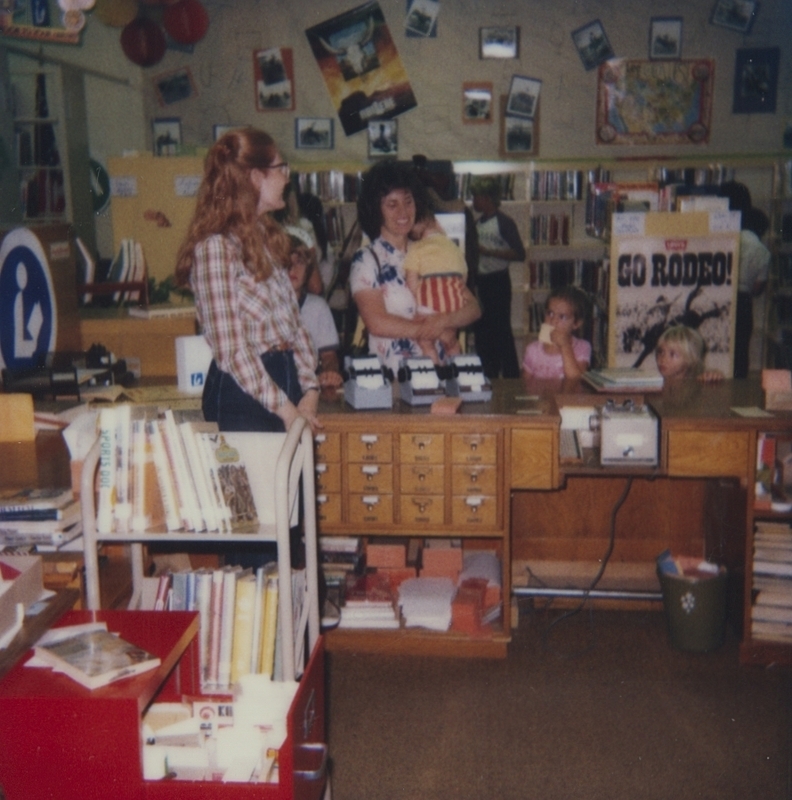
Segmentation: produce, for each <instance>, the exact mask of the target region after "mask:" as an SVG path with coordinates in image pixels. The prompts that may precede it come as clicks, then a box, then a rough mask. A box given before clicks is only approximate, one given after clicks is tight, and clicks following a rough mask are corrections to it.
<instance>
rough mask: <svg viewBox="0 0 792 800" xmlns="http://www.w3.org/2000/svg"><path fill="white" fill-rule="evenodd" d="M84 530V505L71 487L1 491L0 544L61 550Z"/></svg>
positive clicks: (4, 546) (40, 549)
mask: <svg viewBox="0 0 792 800" xmlns="http://www.w3.org/2000/svg"><path fill="white" fill-rule="evenodd" d="M81 533H82V513H81V505H80V501H79V500H78V499H75V497H74V494H73V493H72V489H71V487H68V488H47V487H42V488H25V489H3V490H0V547H2V548H6V547H14V548H17V547H26V546H34V547H35V548H36V549H37V551H39V552H44V551H48V550H57V549H59V548H60V547H63V546H64V545H66V544H68V543H70V542H72V541H73V540H75V539H76V538H77V537H78V536H80V534H81Z"/></svg>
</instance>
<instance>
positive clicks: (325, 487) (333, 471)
mask: <svg viewBox="0 0 792 800" xmlns="http://www.w3.org/2000/svg"><path fill="white" fill-rule="evenodd" d="M314 470H315V472H316V491H317V492H318V493H320V494H325V493H327V492H340V491H341V464H340V462H338V461H336V462H332V461H331V462H330V463H325V462H319V461H317V462H316V465H315V467H314Z"/></svg>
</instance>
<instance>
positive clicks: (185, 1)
mask: <svg viewBox="0 0 792 800" xmlns="http://www.w3.org/2000/svg"><path fill="white" fill-rule="evenodd" d="M162 24H163V26H164V28H165V30H166V31H167V32H168V33H169V34H170V36H171V37H172V38H173V39H174V40H175V41H177V42H179V43H181V44H195V43H196V42H197V41H200V40H201V39H203V37H204V35H205V34H206V31H207V29H208V28H209V15H208V14H207V13H206V9H205V8H204V7H203V6H202V5H201V2H200V0H179V2H178V3H174V4H173V5H172V6H167V7H166V8H165V9H164V11H163V12H162Z"/></svg>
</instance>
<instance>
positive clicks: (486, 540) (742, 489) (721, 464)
mask: <svg viewBox="0 0 792 800" xmlns="http://www.w3.org/2000/svg"><path fill="white" fill-rule="evenodd" d="M569 393H572V394H573V395H575V396H577V397H579V396H580V395H581V394H582V395H583V396H584V397H586V399H587V400H588V399H590V400H591V403H592V405H596V404H599V403H602V402H604V400H605V396H603V395H599V394H595V393H593V392H591V391H590V390H588V388H587V387H584V386H581V385H579V384H571V385H570V384H569V383H568V382H563V383H562V382H547V383H540V382H535V383H530V384H527V383H525V382H523V381H522V380H514V381H500V382H497V383H496V385H495V387H494V392H493V398H492V400H491V401H490V402H487V403H471V404H464V405H463V406H462V409H461V413H459V414H457V415H454V416H451V417H446V416H439V415H432V414H430V413H429V410H428V408H427V407H426V406H417V407H411V406H407V405H405V404H403V403H401V402H400V401H398V400H396V401H395V402H394V406H393V408H392V409H390V410H379V411H356V410H353V409H351V408H350V407H349V406H347V405H345V403H344V402H343V399H342V398H339V397H331V398H327V397H325V398H324V399H323V402H322V404H321V406H320V412H321V414H322V418H323V421H324V425H325V430H324V432H323V435H322V437H321V440H322V441H320V442H319V443H318V445H317V455H316V462H317V466H318V468H319V469H320V470H321V471H320V472H319V473H318V478H317V481H318V486H317V494H318V496H319V498H320V506H319V514H318V516H319V527H320V533H322V534H325V535H332V534H338V535H350V534H356V535H366V536H369V537H377V536H394V535H397V536H403V537H422V538H424V537H431V536H454V537H460V538H463V539H464V541H465V543H470V544H473V545H475V546H478V547H494V548H495V549H496V551H497V552H498V553H499V555H500V556H501V558H502V559H503V565H504V566H503V587H504V602H505V603H507V602H508V600H509V597H510V594H511V586H512V579H513V576H512V571H511V569H510V565H512V564H515V563H518V562H521V561H529V562H531V563H538V564H550V565H551V566H552V565H558V564H559V563H560V564H562V565H566V566H567V567H568V566H569V565H575V564H579V563H580V562H584V563H590V564H594V565H595V569H594V572H596V564H597V562H598V559H600V558H601V557H602V555H603V553H604V552H605V550H606V546H607V544H608V525H609V519H610V514H611V510H612V508H613V506H614V503H615V502H616V500H617V498H618V496H619V494H620V492H621V490H622V488H623V486H624V484H625V482H626V479H627V478H628V477H632V478H633V486H632V489H631V494H630V497H629V498H628V501H627V502H625V504H624V507H623V508H622V509H621V510H620V512H619V517H618V521H617V524H616V546H615V548H614V552H613V555H612V556H611V562H610V566H609V569H611V568H613V569H612V572H614V573H616V575H617V577H618V574H619V571H620V570H621V573H622V575H623V576H624V577H625V580H627V582H628V583H629V579H630V576H632V575H634V574H641V575H644V576H645V575H647V574H648V575H649V576H650V578H651V580H652V581H653V583H654V585H655V586H657V583H656V578H655V577H654V567H655V557H656V556H657V555H658V554H659V553H660V552H661V551H662V550H663V549H665V548H666V547H671V548H672V550H674V551H675V552H678V553H687V554H692V555H701V556H708V557H711V558H713V559H715V560H717V561H719V562H720V563H724V564H726V566H727V567H728V568H729V570H730V573H731V574H732V578H733V583H734V584H735V588H736V589H737V590H738V591H737V592H736V593H735V597H734V599H733V601H732V602H733V605H734V610H735V618H736V619H737V620H738V621H739V620H741V619H744V622H745V629H746V632H747V633H746V636H745V638H744V642H743V648H742V656H741V657H742V658H743V660H744V661H748V662H754V661H756V662H761V663H764V662H765V660H766V659H771V660H773V661H779V660H784V659H787V660H788V661H789V662H790V663H792V646H785V645H781V646H777V645H775V646H771V645H767V644H766V643H757V642H755V641H753V640H752V639H751V638H750V595H751V592H750V590H751V584H750V576H751V568H750V565H751V556H752V535H753V523H754V518H755V515H754V510H753V506H754V495H753V491H754V481H755V470H756V442H757V435H758V432H759V431H763V430H767V431H792V414H789V413H784V412H775V413H773V417H772V418H756V417H741V416H739V415H737V414H735V413H734V412H732V411H731V409H732V408H734V407H750V406H759V407H761V406H762V405H763V397H762V392H761V389H760V387H759V386H758V384H757V383H756V382H751V381H724V382H723V383H722V384H719V385H714V386H713V385H702V384H698V383H696V382H690V383H685V384H683V385H682V386H679V387H675V388H673V389H666V390H664V391H663V392H661V393H657V394H651V395H646V396H645V398H644V399H645V400H646V401H647V402H648V403H649V404H650V405H651V407H652V408H653V409H654V410H655V411H656V413H657V414H658V417H659V420H660V433H659V447H660V454H659V463H658V466H657V467H656V468H651V469H647V468H645V467H644V468H630V467H618V468H615V467H599V466H596V467H594V468H591V467H576V466H568V465H564V466H562V465H561V464H560V462H559V434H558V431H559V429H560V415H559V410H558V408H559V404H560V403H562V402H563V397H564V395H565V394H569ZM532 396H533V397H538V399H536V400H529V399H527V398H529V397H532ZM614 399H615V400H616V401H617V402H620V401H621V399H622V396H618V397H616V398H614ZM636 399H638V400H640V399H641V398H640V397H639V398H636ZM474 447H476V448H480V449H479V450H474V449H473V448H474ZM366 448H368V449H366ZM484 452H486V453H487V454H488V455H487V456H486V457H485V458H486V459H487V461H486V465H491V466H494V468H495V479H494V485H493V486H492V488H491V489H490V490H489V492H490V494H485V503H484V506H483V507H484V508H486V506H487V501H489V505H490V509H491V512H490V513H489V515H487V516H485V515H482V514H477V515H470V516H469V517H467V518H466V516H465V515H464V513H459V512H458V509H459V508H460V502H461V503H462V508H464V507H465V506H464V502H465V498H466V497H469V496H471V495H472V494H473V493H474V492H482V489H481V488H480V485H476V484H473V485H471V483H470V482H469V480H467V479H466V478H465V477H464V474H463V473H462V472H461V471H460V468H461V467H463V466H464V465H465V463H466V462H468V460H469V459H470V458H476V459H477V462H476V463H477V465H478V466H483V465H484V463H483V462H482V458H481V457H479V456H478V455H476V453H479V454H482V453H484ZM419 461H420V462H422V463H425V464H427V465H430V466H432V467H433V470H434V472H435V473H438V474H439V476H440V477H439V478H438V480H439V483H437V484H434V485H435V486H436V488H435V489H434V490H431V491H433V492H434V494H432V495H431V497H432V500H433V506H434V509H435V511H436V513H434V512H431V511H430V512H427V513H426V514H423V513H420V514H417V513H416V511H415V509H416V508H417V509H420V508H421V506H420V503H419V501H420V499H421V497H423V496H424V495H425V494H427V493H429V490H423V489H420V488H416V486H415V484H414V483H413V482H412V472H414V468H415V466H416V464H417V463H419ZM364 464H376V465H378V466H380V467H381V471H380V472H379V473H378V476H377V481H378V482H379V483H380V484H381V485H378V486H377V487H376V491H373V490H372V492H371V494H373V495H374V496H375V497H376V498H377V501H376V502H375V503H369V504H368V506H369V507H365V503H363V502H362V501H363V492H364V491H365V483H364V484H363V487H364V488H363V489H361V488H360V486H361V484H360V483H359V481H360V473H361V465H364ZM428 481H429V476H428V475H427V476H426V477H425V483H426V484H427V485H428ZM777 516H778V515H773V517H774V518H775V517H777ZM785 518H787V519H789V518H792V515H786V517H785ZM594 572H592V573H590V574H591V577H593V574H594ZM573 573H574V570H573ZM606 575H607V572H606ZM570 577H572V578H576V579H577V580H579V581H580V580H583V582H584V583H587V582H588V581H587V580H586V579H585V574H584V573H582V572H580V571H578V572H577V573H576V574H572V575H570V574H566V575H565V576H564V578H565V579H569V578H570ZM604 577H605V576H604ZM611 583H612V580H611ZM503 616H504V619H503V627H502V629H501V630H500V631H499V632H498V633H496V635H495V636H494V637H493V639H492V640H490V641H487V642H485V643H480V642H472V641H470V640H464V639H463V640H460V639H459V638H458V637H457V638H455V637H453V636H452V635H444V636H437V635H433V636H431V637H429V636H427V635H426V634H425V633H423V632H420V633H415V632H409V631H399V632H397V634H393V633H390V632H382V633H380V632H370V633H365V634H363V633H358V632H356V631H352V632H349V631H335V632H332V633H331V634H330V635H329V636H328V637H327V647H328V649H330V650H332V649H333V648H337V647H344V648H346V647H354V648H356V649H378V650H384V651H387V652H391V651H393V652H439V653H444V654H452V653H460V654H465V655H469V654H477V655H489V656H493V655H494V656H497V655H498V654H499V652H505V647H506V644H507V643H508V641H509V637H510V634H509V627H510V626H509V618H508V617H509V615H508V614H506V613H505V614H504V615H503Z"/></svg>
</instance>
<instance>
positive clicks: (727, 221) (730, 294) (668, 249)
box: [608, 211, 740, 375]
mask: <svg viewBox="0 0 792 800" xmlns="http://www.w3.org/2000/svg"><path fill="white" fill-rule="evenodd" d="M739 246H740V214H739V212H735V211H710V212H686V213H679V212H673V213H671V212H657V213H647V214H642V213H623V214H614V215H613V218H612V227H611V274H610V302H609V308H610V314H609V322H610V324H609V326H608V327H609V334H608V366H610V367H634V368H638V369H644V370H647V371H649V372H656V371H657V365H656V362H655V353H654V351H655V347H656V345H657V340H658V339H659V338H660V336H661V334H662V333H663V331H665V330H666V328H669V327H671V326H672V325H687V326H688V327H691V328H695V329H697V330H698V332H699V333H700V334H701V335H702V337H703V339H704V342H705V345H706V355H705V366H706V368H707V369H719V370H721V371H722V372H723V373H724V374H725V375H731V374H732V372H733V358H734V316H735V307H736V298H737V283H738V274H737V272H738V266H739V260H740V259H739Z"/></svg>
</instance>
